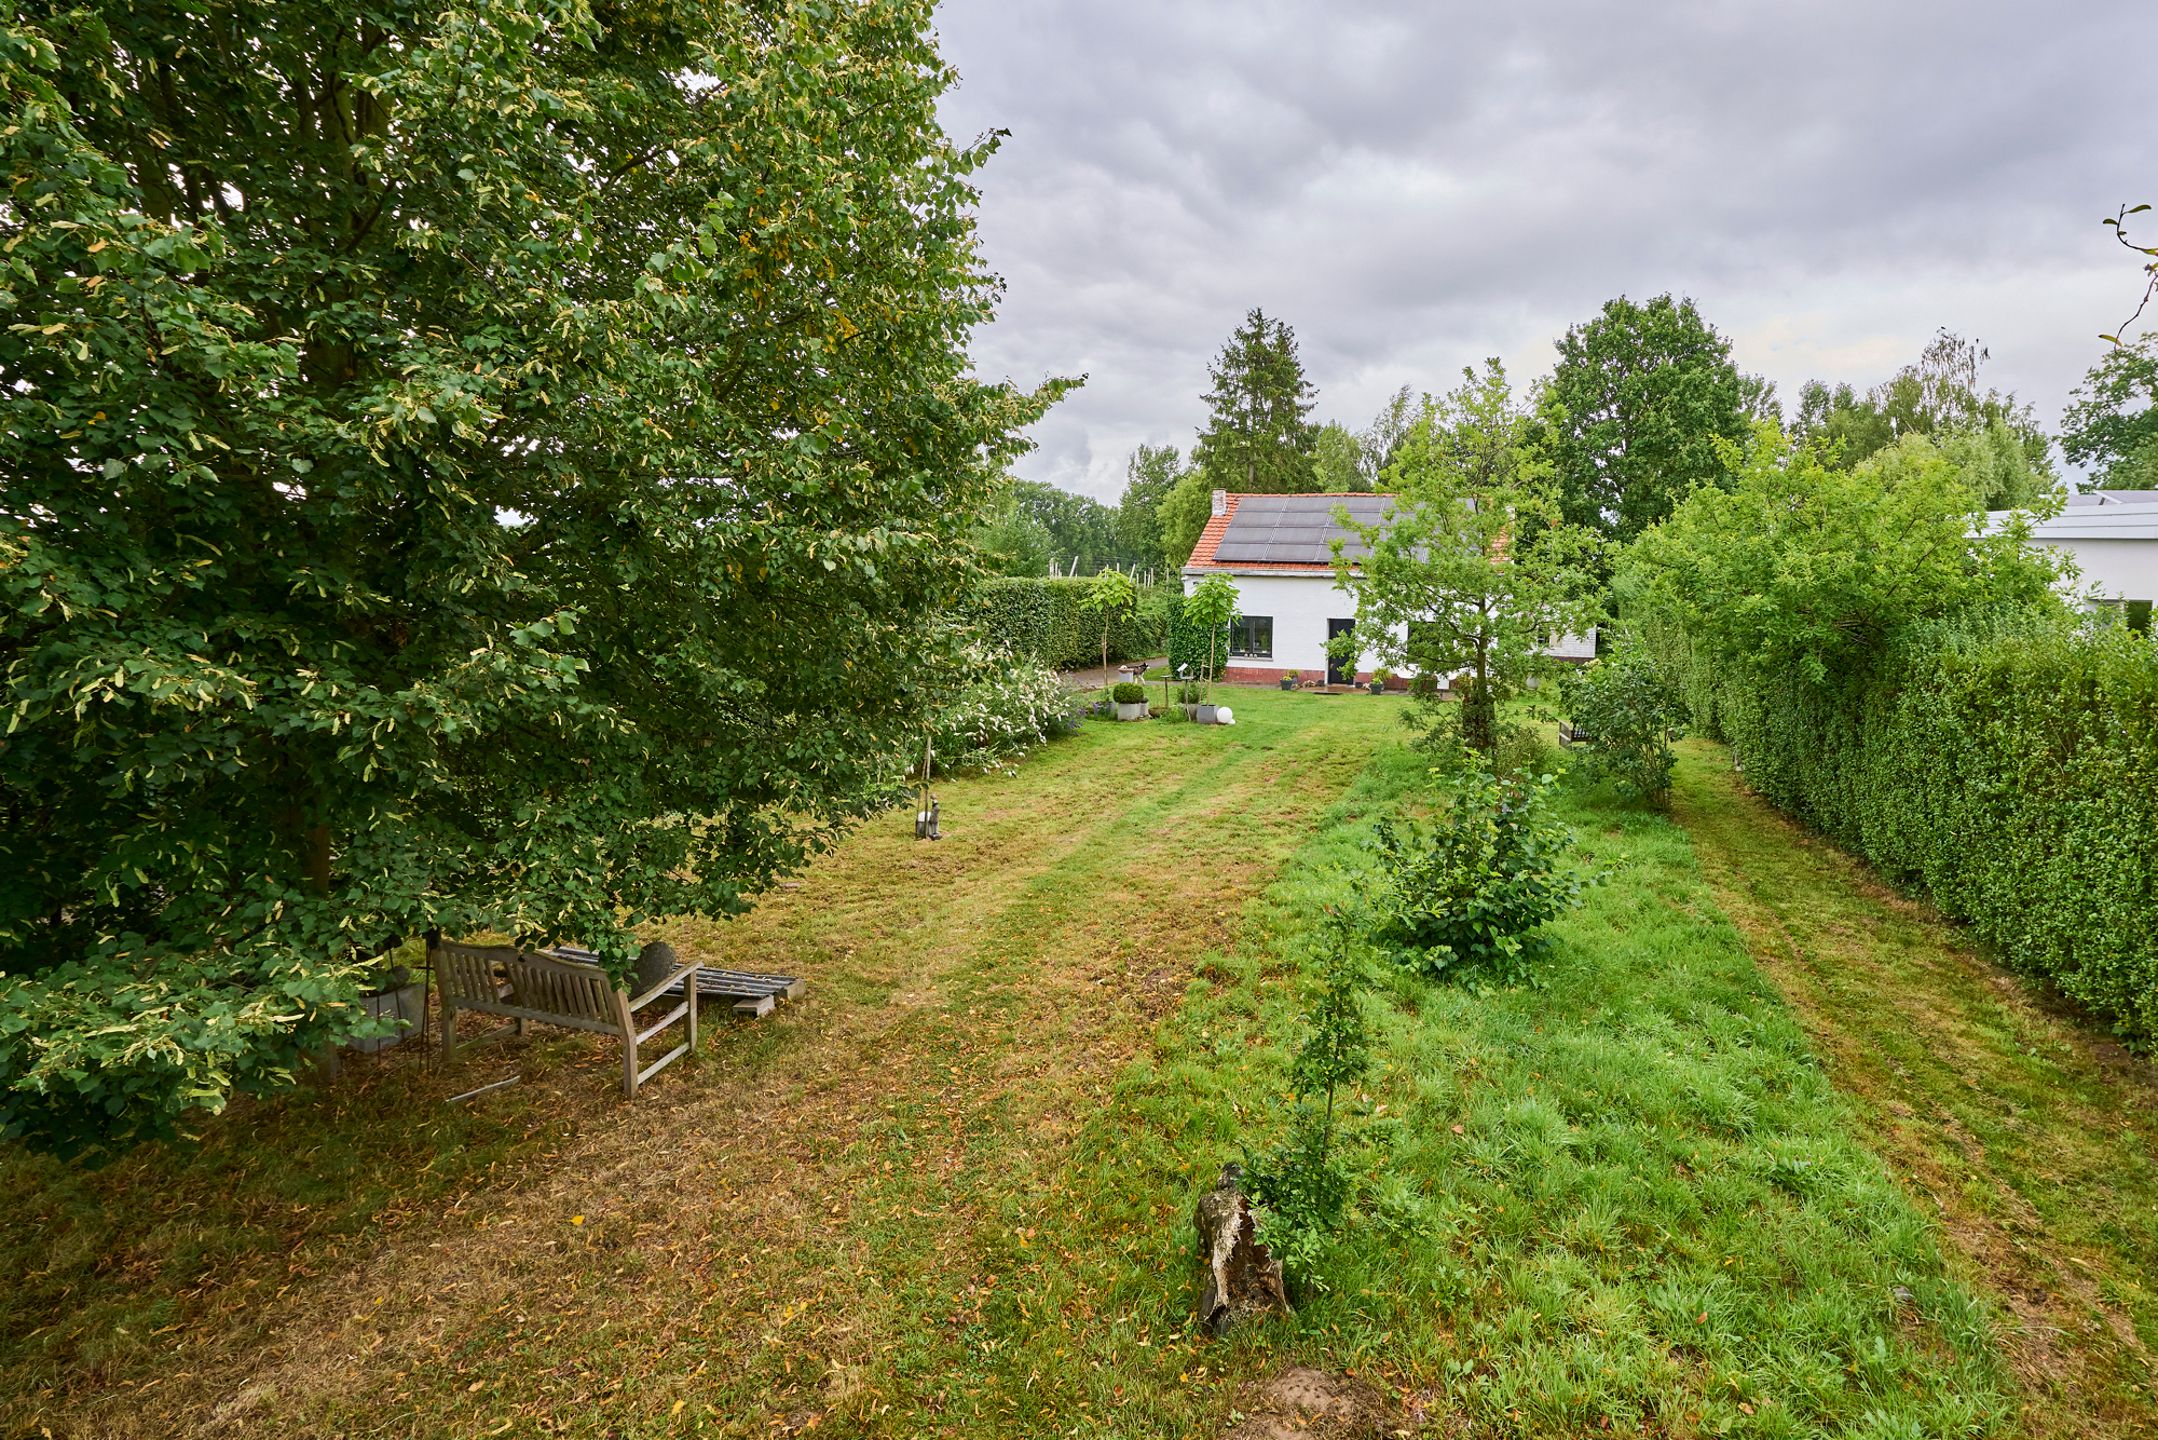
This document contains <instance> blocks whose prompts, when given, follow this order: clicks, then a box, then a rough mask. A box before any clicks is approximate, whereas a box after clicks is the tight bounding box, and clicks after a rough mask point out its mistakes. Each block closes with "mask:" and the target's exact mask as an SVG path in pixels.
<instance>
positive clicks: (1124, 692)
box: [1109, 680, 1146, 705]
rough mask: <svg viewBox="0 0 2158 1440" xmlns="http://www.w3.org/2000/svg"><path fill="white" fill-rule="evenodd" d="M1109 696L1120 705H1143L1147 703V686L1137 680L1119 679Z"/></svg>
mask: <svg viewBox="0 0 2158 1440" xmlns="http://www.w3.org/2000/svg"><path fill="white" fill-rule="evenodd" d="M1109 697H1110V698H1111V699H1112V700H1114V701H1116V703H1117V704H1119V705H1143V704H1145V703H1146V686H1144V685H1141V684H1140V683H1139V682H1138V681H1136V680H1123V681H1119V682H1118V683H1117V684H1116V686H1115V687H1113V688H1112V689H1111V690H1110V692H1109Z"/></svg>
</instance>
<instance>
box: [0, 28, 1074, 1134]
mask: <svg viewBox="0 0 2158 1440" xmlns="http://www.w3.org/2000/svg"><path fill="white" fill-rule="evenodd" d="M272 18H273V15H272V12H271V11H269V10H267V9H264V8H262V7H259V6H243V5H237V4H232V3H228V0H206V3H190V4H185V5H182V4H176V3H161V0H134V3H129V4H124V5H123V4H89V5H81V6H72V7H55V6H46V5H36V6H32V7H30V8H29V9H28V10H27V11H23V10H17V11H15V12H11V14H10V15H9V16H8V18H6V19H5V20H0V106H4V107H5V111H6V115H5V122H4V124H0V150H4V151H5V156H6V166H5V169H4V171H0V173H4V174H5V175H6V176H7V177H8V179H7V182H6V183H7V185H8V187H9V190H8V196H7V201H6V204H5V206H4V207H0V240H4V245H0V251H4V257H5V258H4V259H0V299H4V303H5V304H6V306H7V307H8V312H9V313H8V324H7V325H6V326H5V327H0V384H4V385H5V387H6V390H7V393H8V396H9V419H10V423H9V425H8V426H7V427H6V429H5V432H4V434H0V469H4V472H5V473H6V475H7V477H8V479H7V485H6V489H5V492H4V496H0V594H4V597H5V603H4V605H0V667H4V675H5V684H6V701H5V703H6V708H7V717H8V718H7V726H6V729H7V739H6V743H5V748H4V749H0V817H4V823H0V887H4V888H0V975H4V976H5V984H4V985H0V1134H6V1135H11V1136H22V1137H27V1138H28V1139H30V1140H31V1141H32V1142H34V1143H37V1144H40V1145H45V1146H51V1147H55V1148H58V1149H60V1150H63V1151H68V1152H81V1151H85V1150H94V1149H98V1148H113V1147H118V1146H120V1145H124V1144H126V1143H128V1142H130V1141H132V1140H135V1139H138V1138H140V1137H144V1136H152V1135H170V1134H173V1133H175V1132H177V1131H179V1130H181V1129H182V1128H183V1127H184V1125H185V1124H186V1122H187V1117H188V1116H189V1114H190V1113H191V1112H199V1111H203V1110H215V1109H217V1108H219V1107H221V1106H222V1105H223V1104H224V1103H225V1101H226V1098H227V1097H228V1096H229V1095H230V1094H231V1093H232V1092H234V1091H235V1090H245V1091H262V1090H268V1089H273V1088H275V1087H276V1086H278V1085H281V1084H284V1083H286V1082H287V1080H288V1079H289V1077H290V1075H291V1073H292V1070H293V1067H294V1065H295V1062H296V1061H297V1060H298V1059H299V1057H301V1056H302V1055H303V1054H305V1053H308V1052H310V1051H313V1050H316V1049H318V1048H320V1047H322V1046H324V1045H327V1044H331V1043H333V1042H335V1041H337V1040H339V1039H340V1038H343V1037H346V1036H350V1035H354V1034H358V1033H361V1032H362V1031H363V1030H365V1028H366V1027H367V1025H368V1023H369V1022H367V1021H365V1020H363V1019H362V1018H361V1012H360V1010H359V1007H358V1006H357V1005H356V1004H355V1003H354V1001H355V997H356V995H357V994H358V993H359V992H360V990H361V989H362V987H363V986H364V985H365V984H366V983H367V981H368V978H369V976H370V974H371V973H372V972H371V968H370V965H369V960H370V957H372V956H374V955H376V954H378V953H379V952H380V951H381V950H382V948H383V947H384V946H386V945H388V944H390V943H391V942H392V941H394V940H395V939H396V938H397V937H399V936H410V935H416V934H418V933H419V932H421V931H423V930H425V929H427V928H428V927H430V926H439V927H441V928H442V929H443V930H444V931H445V932H447V933H449V934H453V935H455V934H469V933H473V932H476V931H482V930H494V931H498V932H501V933H504V934H509V935H513V936H517V937H519V938H520V939H523V940H527V941H534V942H537V941H546V940H557V939H575V940H579V941H582V942H584V943H586V944H589V945H592V946H594V947H595V948H597V949H599V950H600V951H601V952H602V953H603V954H604V955H605V956H606V957H608V961H609V963H610V964H613V965H616V966H619V967H624V968H626V966H627V964H628V962H629V960H630V957H631V956H632V955H633V954H634V953H635V949H636V941H635V936H636V932H637V930H638V928H639V927H640V926H641V925H642V924H644V923H645V922H646V921H647V920H649V919H650V918H651V917H654V916H660V915H675V914H682V913H690V912H695V913H704V914H725V913H728V912H731V911H735V910H739V909H740V908H742V907H743V905H744V904H745V903H746V901H747V898H748V897H749V896H750V895H752V894H754V893H755V892H756V891H758V890H760V889H761V888H763V887H764V886H766V885H767V884H769V883H770V881H771V880H772V878H773V877H774V876H775V875H777V874H779V873H781V872H783V871H785V870H787V869H789V868H791V867H793V866H795V865H798V864H799V863H800V862H801V861H802V860H803V858H804V857H805V856H806V855H807V854H809V853H810V852H812V851H813V850H815V849H816V848H818V847H819V846H820V845H822V844H824V843H826V842H827V841H828V840H829V839H830V838H831V837H832V836H833V835H834V834H835V833H836V832H837V831H838V830H839V829H840V828H841V827H843V826H844V825H846V824H847V823H848V822H849V820H850V819H851V818H852V817H853V816H855V815H856V814H858V813H860V812H861V811H862V809H863V808H864V807H865V806H866V805H869V804H871V803H872V798H873V797H874V796H876V795H878V794H880V793H882V791H883V788H884V786H885V784H886V782H888V780H889V779H890V778H891V777H892V776H893V775H894V774H896V773H897V772H898V770H899V768H900V765H901V764H902V763H903V762H904V758H905V757H906V756H908V755H911V753H912V751H913V747H915V746H918V745H919V743H920V738H921V734H922V727H923V724H924V722H925V719H926V717H927V716H928V714H929V713H930V712H931V710H932V708H933V706H934V703H935V701H936V700H937V698H938V696H939V693H940V690H941V688H942V683H943V682H942V677H944V676H945V675H946V674H947V672H948V670H949V666H948V665H947V664H946V663H945V662H947V661H948V660H950V659H951V651H952V650H953V649H954V648H955V647H956V645H957V640H956V637H954V636H953V635H952V634H951V633H950V630H949V628H948V627H942V626H940V625H939V623H938V616H939V615H940V614H942V613H943V612H945V611H946V610H947V609H948V608H949V607H950V605H951V604H952V603H953V602H954V600H955V599H956V598H957V596H958V595H959V593H960V592H961V590H962V587H963V586H964V584H965V583H966V580H967V574H968V562H967V560H966V558H965V546H964V544H963V539H964V536H965V534H966V532H967V530H968V529H969V528H970V527H971V526H972V525H973V523H974V522H975V521H976V519H977V518H978V517H979V516H980V514H981V513H982V511H983V510H984V508H985V507H986V505H987V504H988V502H989V501H990V499H991V498H992V497H993V496H994V495H995V493H996V491H997V488H998V484H999V481H998V476H999V474H1000V473H1001V471H1002V468H1003V466H1004V464H1005V462H1006V461H1007V460H1009V459H1010V458H1011V457H1012V456H1013V455H1015V454H1016V453H1017V452H1018V451H1019V450H1020V449H1021V448H1022V446H1021V443H1020V442H1019V440H1018V439H1017V438H1016V437H1017V435H1018V432H1019V430H1020V429H1021V427H1023V426H1024V425H1025V424H1027V423H1028V422H1029V421H1031V420H1032V419H1034V418H1036V417H1038V416H1039V415H1040V414H1041V413H1042V411H1043V409H1044V407H1045V406H1046V405H1047V404H1048V403H1049V402H1050V401H1051V400H1052V399H1053V398H1054V396H1055V395H1056V393H1057V392H1058V389H1059V388H1060V387H1059V386H1058V385H1049V386H1045V387H1044V388H1043V389H1041V390H1039V391H1037V392H1035V393H1034V394H1031V395H1028V394H1022V393H1016V392H1014V391H1012V390H1011V389H1009V388H1008V387H1005V386H999V385H986V384H983V383H981V382H979V381H978V380H976V379H975V378H974V377H973V375H972V373H971V366H970V364H969V360H968V356H967V341H968V336H969V334H970V333H971V331H972V330H973V328H974V327H975V326H977V325H980V324H982V323H984V322H985V321H986V320H987V319H988V318H989V316H990V314H991V308H992V302H993V301H994V298H995V296H996V291H997V283H996V281H995V279H994V277H993V276H991V275H990V274H989V273H988V272H987V271H986V270H985V269H984V268H983V266H982V262H981V260H980V257H979V255H978V252H977V246H976V238H975V229H974V222H973V218H972V212H973V205H974V200H975V192H974V190H973V188H972V183H971V179H970V177H971V176H972V174H973V172H974V171H975V170H976V169H977V168H978V167H979V166H980V165H981V164H982V163H983V162H984V161H985V160H986V159H987V158H988V156H989V154H990V151H991V148H992V144H993V142H985V143H981V144H976V145H971V146H956V145H954V144H952V143H951V142H950V141H949V140H948V139H947V138H946V136H945V135H944V133H943V131H942V130H941V128H940V127H939V124H938V120H937V113H936V105H937V100H938V97H939V96H940V95H941V94H942V93H943V92H944V90H945V89H946V88H947V87H948V86H949V85H950V83H951V81H952V72H951V71H950V70H949V69H948V68H947V67H946V66H945V65H944V64H943V62H942V61H941V60H940V59H939V58H938V56H937V54H936V50H935V48H934V44H933V41H932V39H931V28H930V27H931V13H930V6H929V5H928V4H927V3H900V0H863V3H858V4H844V5H832V4H815V5H810V4H804V5H799V6H796V5H787V4H778V5H763V6H756V7H749V6H743V5H738V4H731V3H720V0H712V3H694V0H691V3H684V4H680V5H674V6H669V7H665V8H662V9H643V10H622V9H617V8H609V9H607V10H604V11H596V10H593V9H590V8H587V7H585V6H582V5H578V4H568V5H559V6H558V5H551V4H550V5H540V4H527V3H520V0H506V3H502V4H495V5H489V6H486V7H478V8H475V7H469V6H457V5H452V6H450V7H448V8H421V9H412V8H399V7H382V6H369V5H367V4H362V5H361V6H360V7H358V8H357V9H355V8H354V7H353V6H351V5H328V4H322V3H316V0H293V3H289V4H283V5H280V6H278V7H276V9H275V12H274V21H275V23H274V25H273V24H272V23H271V20H272ZM864 696H875V697H877V703H875V704H865V703H863V702H862V697H864Z"/></svg>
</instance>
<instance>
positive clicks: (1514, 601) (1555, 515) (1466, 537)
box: [1334, 360, 1601, 770]
mask: <svg viewBox="0 0 2158 1440" xmlns="http://www.w3.org/2000/svg"><path fill="white" fill-rule="evenodd" d="M1536 428H1537V426H1536V420H1535V417H1534V416H1533V415H1532V414H1531V413H1530V411H1529V410H1528V408H1527V407H1526V406H1524V405H1522V404H1521V403H1520V402H1519V401H1517V400H1516V398H1515V396H1514V394H1513V388H1512V385H1511V384H1510V382H1509V381H1508V380H1507V377H1506V372H1505V370H1504V369H1503V368H1502V367H1501V366H1500V365H1499V363H1498V362H1497V361H1496V360H1492V361H1488V362H1486V365H1485V368H1484V370H1483V371H1482V372H1481V373H1478V372H1475V371H1464V372H1463V379H1462V383H1461V384H1460V385H1459V386H1457V387H1455V388H1454V389H1453V390H1452V391H1450V392H1448V393H1447V394H1446V395H1444V396H1442V397H1440V398H1439V399H1437V400H1435V401H1428V402H1427V403H1426V405H1425V407H1424V410H1423V412H1422V414H1421V416H1420V417H1419V418H1418V419H1417V420H1416V422H1415V423H1414V424H1413V425H1411V427H1410V428H1409V430H1408V432H1407V434H1406V435H1405V436H1404V437H1403V438H1402V440H1401V443H1400V446H1399V448H1398V450H1397V451H1396V455H1395V459H1394V462H1393V464H1392V465H1390V466H1389V467H1388V468H1387V471H1386V479H1387V482H1388V489H1389V490H1391V492H1392V493H1393V495H1394V496H1395V504H1394V507H1393V508H1392V509H1391V510H1390V511H1389V513H1388V514H1387V515H1386V516H1385V517H1383V518H1382V519H1381V520H1380V521H1379V522H1378V523H1376V524H1370V525H1360V524H1357V523H1356V522H1354V521H1353V520H1352V519H1351V518H1350V517H1349V515H1348V513H1347V511H1345V510H1342V511H1337V517H1338V518H1339V520H1340V521H1341V523H1342V524H1343V525H1344V526H1345V527H1346V528H1347V529H1348V530H1349V531H1350V532H1351V534H1352V535H1353V537H1354V538H1353V540H1352V541H1351V542H1349V543H1346V544H1343V545H1340V546H1338V547H1337V549H1336V554H1335V559H1334V569H1335V574H1336V577H1337V580H1338V583H1339V584H1340V585H1341V587H1342V588H1343V589H1344V590H1345V591H1347V592H1348V593H1349V594H1350V595H1352V596H1354V597H1355V600H1356V628H1355V631H1354V632H1353V636H1352V638H1351V639H1350V640H1349V642H1348V643H1350V644H1352V645H1354V646H1355V648H1357V649H1359V650H1363V651H1367V652H1369V653H1371V654H1373V655H1375V656H1377V657H1378V660H1379V663H1380V664H1382V665H1384V666H1386V667H1387V668H1388V669H1392V670H1396V671H1403V672H1406V671H1412V670H1413V671H1414V672H1416V673H1418V674H1420V675H1426V676H1432V677H1440V676H1450V675H1464V676H1465V678H1466V681H1467V683H1466V684H1465V685H1464V686H1462V687H1461V688H1462V689H1463V692H1464V695H1465V700H1464V703H1463V704H1460V705H1445V706H1437V707H1435V708H1434V709H1432V710H1431V712H1430V714H1429V716H1428V718H1429V719H1431V720H1432V721H1433V722H1434V723H1435V724H1437V725H1438V726H1439V728H1441V729H1442V730H1448V731H1454V730H1458V738H1459V739H1461V740H1462V741H1464V742H1465V743H1466V744H1467V746H1468V747H1469V748H1470V749H1471V750H1472V751H1474V752H1477V754H1478V756H1479V758H1480V759H1481V760H1482V762H1483V763H1484V764H1485V765H1486V766H1487V767H1489V768H1492V769H1494V770H1495V769H1496V767H1497V763H1498V742H1499V733H1498V728H1497V725H1496V723H1495V713H1496V707H1497V705H1498V704H1499V702H1501V701H1503V700H1505V699H1506V698H1507V697H1509V696H1511V695H1513V694H1516V693H1518V692H1519V691H1521V690H1522V689H1524V688H1525V687H1526V686H1527V685H1529V684H1530V683H1531V682H1532V680H1533V679H1534V678H1535V677H1538V676H1540V675H1543V674H1546V673H1548V672H1549V671H1551V670H1552V669H1553V668H1554V667H1555V665H1556V664H1557V663H1558V662H1556V661H1554V660H1552V659H1551V657H1550V654H1549V650H1550V647H1551V644H1552V642H1553V641H1554V640H1555V639H1557V638H1558V637H1559V636H1562V635H1580V634H1586V633H1587V632H1588V630H1589V628H1590V627H1591V626H1592V625H1594V624H1595V623H1596V618H1597V613H1598V603H1597V599H1596V590H1597V586H1596V580H1595V574H1596V569H1597V558H1598V552H1599V549H1600V546H1601V541H1600V539H1599V537H1598V536H1597V534H1596V533H1595V532H1594V531H1593V530H1590V529H1589V528H1587V527H1586V526H1581V525H1575V524H1572V523H1570V522H1568V521H1567V520H1566V519H1565V518H1564V517H1563V515H1562V514H1561V507H1560V503H1559V497H1558V493H1557V489H1556V486H1555V485H1554V484H1553V483H1552V478H1551V473H1550V467H1549V465H1548V463H1547V462H1546V461H1545V460H1544V459H1543V457H1542V456H1541V454H1540V453H1539V451H1538V448H1537V445H1536V443H1535V441H1536Z"/></svg>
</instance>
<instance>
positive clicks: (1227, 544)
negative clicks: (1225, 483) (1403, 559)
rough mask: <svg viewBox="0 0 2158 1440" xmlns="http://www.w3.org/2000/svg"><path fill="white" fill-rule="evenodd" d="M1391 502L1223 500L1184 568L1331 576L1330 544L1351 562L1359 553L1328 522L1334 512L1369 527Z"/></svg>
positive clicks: (1343, 497) (1353, 497)
mask: <svg viewBox="0 0 2158 1440" xmlns="http://www.w3.org/2000/svg"><path fill="white" fill-rule="evenodd" d="M1393 503H1394V497H1393V496H1391V495H1373V494H1369V493H1366V492H1361V491H1352V492H1334V493H1330V494H1322V495H1246V494H1234V495H1224V496H1223V497H1222V503H1221V505H1220V507H1219V508H1218V509H1217V511H1216V512H1215V514H1213V515H1212V516H1210V517H1209V518H1208V519H1207V522H1206V528H1205V529H1204V530H1202V531H1200V532H1199V543H1198V544H1197V545H1194V546H1193V547H1192V551H1191V559H1190V560H1189V561H1188V562H1186V564H1185V566H1184V569H1185V570H1186V571H1195V570H1199V571H1204V570H1231V571H1246V572H1257V573H1260V574H1267V573H1276V572H1279V573H1287V574H1298V573H1303V574H1314V575H1331V574H1333V573H1334V551H1333V542H1334V541H1336V540H1340V541H1343V542H1345V545H1344V548H1345V551H1346V553H1348V554H1349V555H1350V556H1352V557H1353V556H1355V555H1357V554H1359V553H1361V552H1362V550H1363V545H1362V543H1361V542H1360V541H1359V540H1358V539H1357V538H1356V534H1355V532H1354V531H1351V530H1348V529H1346V528H1344V527H1343V526H1342V525H1340V524H1339V523H1338V522H1337V521H1336V520H1335V519H1334V508H1335V507H1336V506H1340V507H1341V508H1342V509H1344V510H1346V511H1348V513H1349V518H1351V519H1352V520H1354V521H1356V522H1357V523H1358V524H1362V525H1375V524H1377V523H1378V522H1379V521H1380V520H1381V519H1382V518H1384V516H1385V514H1386V512H1387V510H1388V509H1389V508H1390V507H1391V506H1392V505H1393Z"/></svg>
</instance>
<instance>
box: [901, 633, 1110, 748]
mask: <svg viewBox="0 0 2158 1440" xmlns="http://www.w3.org/2000/svg"><path fill="white" fill-rule="evenodd" d="M961 673H962V676H963V679H962V682H961V684H960V687H959V689H958V691H957V693H956V694H955V695H954V696H953V697H952V700H951V702H950V703H949V704H947V705H946V706H945V707H944V708H943V709H942V710H940V711H938V712H937V716H936V719H935V720H934V722H932V725H931V729H930V738H931V741H932V743H933V744H934V745H935V747H936V757H937V768H938V769H939V770H943V771H953V770H998V769H1001V768H1003V767H1005V766H1007V765H1009V764H1010V763H1011V762H1013V761H1014V760H1017V759H1018V758H1019V757H1020V756H1021V755H1024V754H1025V753H1026V752H1027V751H1029V750H1031V749H1033V748H1034V747H1035V746H1037V745H1039V744H1041V743H1042V742H1043V741H1045V740H1049V739H1052V738H1054V737H1055V736H1058V735H1068V734H1071V733H1072V732H1073V731H1074V730H1076V729H1077V728H1078V725H1079V717H1080V715H1081V713H1082V712H1083V707H1082V704H1081V702H1079V701H1077V700H1075V699H1073V697H1072V696H1071V695H1070V694H1069V693H1068V692H1067V691H1066V690H1065V689H1064V686H1063V685H1062V683H1061V682H1059V681H1058V679H1057V676H1056V672H1055V671H1054V670H1051V669H1049V668H1048V667H1046V666H1044V665H1040V664H1037V663H1036V662H1034V661H1032V660H1022V659H1017V658H1015V657H1013V656H1012V655H1011V654H1009V653H1007V652H1005V651H1003V650H999V649H996V648H994V647H992V646H988V645H971V646H969V647H968V648H967V651H966V655H965V662H964V668H963V670H962V672H961ZM915 758H916V759H917V760H918V759H919V758H920V757H919V756H917V757H915Z"/></svg>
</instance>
